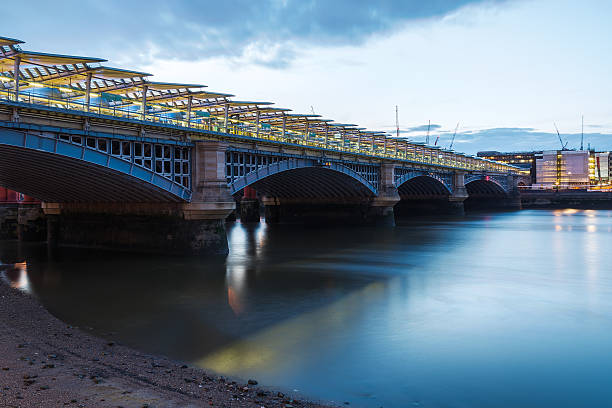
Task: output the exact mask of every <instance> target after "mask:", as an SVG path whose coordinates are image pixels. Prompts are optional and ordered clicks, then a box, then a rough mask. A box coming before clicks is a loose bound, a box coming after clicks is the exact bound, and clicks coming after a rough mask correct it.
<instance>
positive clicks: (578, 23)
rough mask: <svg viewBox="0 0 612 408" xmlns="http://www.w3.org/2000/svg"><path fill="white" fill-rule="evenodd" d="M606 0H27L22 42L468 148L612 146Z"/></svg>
mask: <svg viewBox="0 0 612 408" xmlns="http://www.w3.org/2000/svg"><path fill="white" fill-rule="evenodd" d="M611 18H612V2H610V1H607V0H585V1H580V2H576V1H565V0H533V1H528V0H498V1H491V0H490V1H482V0H429V1H421V0H416V1H413V0H380V1H374V0H369V1H366V0H267V1H266V0H258V1H253V0H226V1H222V2H219V1H214V2H213V1H203V0H202V1H196V0H191V1H188V0H173V1H161V0H149V1H146V2H144V1H143V2H138V1H117V0H107V1H104V2H100V1H84V0H80V1H72V0H65V1H61V2H47V1H36V0H32V1H28V2H25V3H21V4H19V7H10V8H5V9H4V10H3V19H2V25H1V28H0V31H1V32H0V36H6V37H13V38H19V39H21V40H23V41H26V44H24V45H23V47H22V48H24V49H27V50H33V51H45V52H54V53H62V54H75V55H84V56H95V57H101V58H106V59H108V60H109V62H108V63H106V65H109V66H115V67H120V68H129V69H138V70H142V71H145V72H149V73H151V74H154V77H153V78H152V80H156V81H170V82H185V83H198V84H203V85H207V86H208V87H209V89H210V90H212V91H218V92H228V93H232V94H235V95H236V98H235V99H237V100H253V101H270V102H275V103H276V105H277V106H279V107H285V108H290V109H292V110H293V111H294V112H295V113H311V112H312V111H314V112H315V113H316V114H319V115H322V116H324V117H325V118H329V119H334V120H335V121H336V122H339V123H354V124H358V125H360V126H362V127H367V128H368V129H370V130H384V131H389V132H392V133H395V107H396V106H398V109H399V122H400V130H401V134H402V136H404V137H408V138H409V139H411V140H414V141H424V140H425V137H426V130H427V124H428V122H429V121H431V127H430V141H431V143H434V141H435V140H436V139H437V138H438V137H439V140H438V144H439V145H441V146H443V147H449V146H450V143H451V139H452V136H453V133H454V131H455V128H457V134H456V138H455V140H454V146H453V148H454V149H455V150H458V151H461V152H466V153H476V152H477V151H481V150H499V151H520V150H533V149H536V150H541V149H544V150H546V149H558V148H560V142H559V138H558V136H557V134H556V131H555V124H556V126H557V127H558V129H559V132H560V133H561V137H562V138H563V141H564V143H565V142H567V143H568V147H569V148H579V146H580V139H581V131H582V125H581V118H582V116H584V140H585V142H584V146H585V147H587V145H588V144H589V143H590V144H591V147H592V148H595V149H597V150H612V80H611V78H610V73H612V41H610V39H611V38H612V24H609V21H610V20H611Z"/></svg>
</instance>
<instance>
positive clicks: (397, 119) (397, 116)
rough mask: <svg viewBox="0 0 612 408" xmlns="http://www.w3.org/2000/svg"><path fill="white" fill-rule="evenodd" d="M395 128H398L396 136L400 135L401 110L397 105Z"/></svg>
mask: <svg viewBox="0 0 612 408" xmlns="http://www.w3.org/2000/svg"><path fill="white" fill-rule="evenodd" d="M395 128H396V134H395V136H396V137H399V135H400V131H399V110H398V107H397V105H395Z"/></svg>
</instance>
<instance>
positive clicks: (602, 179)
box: [595, 152, 612, 184]
mask: <svg viewBox="0 0 612 408" xmlns="http://www.w3.org/2000/svg"><path fill="white" fill-rule="evenodd" d="M611 160H612V154H610V152H601V153H595V180H596V181H597V183H598V184H610V181H611V175H610V170H612V165H611V164H612V163H611Z"/></svg>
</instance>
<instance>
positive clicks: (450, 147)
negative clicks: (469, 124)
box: [448, 122, 459, 150]
mask: <svg viewBox="0 0 612 408" xmlns="http://www.w3.org/2000/svg"><path fill="white" fill-rule="evenodd" d="M457 129H459V122H457V126H455V133H453V138H452V139H451V143H450V146H449V147H448V150H453V143H455V136H457Z"/></svg>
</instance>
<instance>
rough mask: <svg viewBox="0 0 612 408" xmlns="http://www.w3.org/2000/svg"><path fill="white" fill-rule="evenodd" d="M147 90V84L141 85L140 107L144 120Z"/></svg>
mask: <svg viewBox="0 0 612 408" xmlns="http://www.w3.org/2000/svg"><path fill="white" fill-rule="evenodd" d="M148 91H149V86H148V85H144V86H143V87H142V109H141V114H142V116H141V117H142V120H145V114H146V112H147V92H148Z"/></svg>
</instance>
